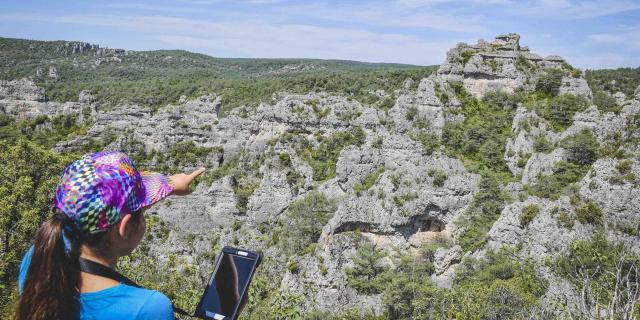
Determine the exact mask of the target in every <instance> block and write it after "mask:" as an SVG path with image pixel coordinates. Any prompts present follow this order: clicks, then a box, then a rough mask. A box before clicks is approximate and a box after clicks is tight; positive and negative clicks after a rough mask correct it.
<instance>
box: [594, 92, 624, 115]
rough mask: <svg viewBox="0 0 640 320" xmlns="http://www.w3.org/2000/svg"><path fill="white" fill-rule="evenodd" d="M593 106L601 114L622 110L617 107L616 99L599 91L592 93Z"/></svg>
mask: <svg viewBox="0 0 640 320" xmlns="http://www.w3.org/2000/svg"><path fill="white" fill-rule="evenodd" d="M593 104H595V105H596V106H598V109H600V111H602V112H620V110H622V108H621V107H620V106H618V102H617V101H616V98H614V97H612V96H610V95H608V94H607V93H606V92H604V91H601V90H596V91H594V92H593Z"/></svg>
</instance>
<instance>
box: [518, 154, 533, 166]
mask: <svg viewBox="0 0 640 320" xmlns="http://www.w3.org/2000/svg"><path fill="white" fill-rule="evenodd" d="M529 158H531V154H526V155H524V156H523V157H522V158H518V161H517V162H516V166H518V168H524V167H525V166H526V165H527V161H529Z"/></svg>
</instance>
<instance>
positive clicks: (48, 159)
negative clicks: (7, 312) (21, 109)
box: [0, 140, 69, 309]
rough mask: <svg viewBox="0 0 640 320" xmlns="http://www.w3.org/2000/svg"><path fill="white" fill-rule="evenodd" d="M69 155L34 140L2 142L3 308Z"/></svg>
mask: <svg viewBox="0 0 640 320" xmlns="http://www.w3.org/2000/svg"><path fill="white" fill-rule="evenodd" d="M68 160H69V159H68V158H65V157H62V156H60V155H58V154H56V153H54V152H52V151H49V150H47V149H44V148H42V147H40V146H38V145H37V144H35V143H33V142H29V141H26V140H19V141H18V142H17V143H16V144H15V145H9V144H8V143H6V142H1V141H0V240H1V241H2V242H1V245H0V270H3V272H2V273H1V274H0V277H1V278H2V286H0V308H2V309H5V308H6V307H7V303H8V302H9V301H8V300H9V298H8V295H9V293H10V292H11V290H13V286H12V285H10V286H6V284H13V283H16V279H17V271H18V266H19V264H20V261H21V259H22V255H23V254H24V253H25V251H26V250H27V248H28V247H29V246H30V245H31V239H32V238H33V236H34V234H35V232H36V230H37V229H38V227H39V226H40V223H41V222H42V221H43V220H44V219H46V218H47V216H48V214H49V212H50V208H51V204H52V199H53V195H54V191H55V187H56V185H57V182H58V178H59V175H60V174H61V173H62V170H63V169H64V164H65V163H67V162H68Z"/></svg>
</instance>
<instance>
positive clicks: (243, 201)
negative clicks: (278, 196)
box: [231, 177, 258, 213]
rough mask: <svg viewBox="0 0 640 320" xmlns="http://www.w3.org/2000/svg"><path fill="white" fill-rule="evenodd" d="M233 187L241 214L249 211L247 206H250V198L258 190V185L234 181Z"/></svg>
mask: <svg viewBox="0 0 640 320" xmlns="http://www.w3.org/2000/svg"><path fill="white" fill-rule="evenodd" d="M231 185H232V187H233V194H234V195H235V197H236V208H237V209H238V210H239V211H240V212H241V213H245V212H246V211H247V205H248V204H249V198H251V196H252V195H253V193H254V192H255V191H256V189H257V188H258V186H257V185H255V184H251V183H241V182H239V181H238V180H237V179H235V177H234V179H232V183H231Z"/></svg>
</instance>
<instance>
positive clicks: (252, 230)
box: [0, 34, 640, 314]
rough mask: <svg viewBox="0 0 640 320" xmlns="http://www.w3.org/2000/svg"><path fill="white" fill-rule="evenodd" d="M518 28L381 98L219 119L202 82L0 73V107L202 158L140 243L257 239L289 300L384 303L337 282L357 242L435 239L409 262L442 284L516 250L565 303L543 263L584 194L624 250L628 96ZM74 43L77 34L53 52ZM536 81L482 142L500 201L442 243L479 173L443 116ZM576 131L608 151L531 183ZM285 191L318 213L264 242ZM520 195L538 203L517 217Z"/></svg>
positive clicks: (628, 238) (571, 301) (252, 242)
mask: <svg viewBox="0 0 640 320" xmlns="http://www.w3.org/2000/svg"><path fill="white" fill-rule="evenodd" d="M519 40H520V37H519V36H518V35H516V34H507V35H501V36H498V37H496V39H495V40H494V41H491V42H487V41H482V40H481V41H479V42H478V43H477V44H473V45H469V44H464V43H461V44H458V45H457V46H456V47H455V48H453V49H451V50H450V51H449V52H448V53H447V58H446V61H444V63H443V64H442V65H441V66H440V68H439V69H438V71H437V73H436V74H433V75H431V76H429V77H427V78H424V79H422V80H421V81H420V83H419V85H418V87H417V89H412V86H411V83H407V85H406V86H405V87H404V88H400V89H398V90H396V91H395V92H379V93H378V94H380V95H382V96H384V97H386V98H388V101H390V103H388V105H387V106H382V105H379V104H376V105H368V104H363V103H361V102H359V101H356V100H354V99H352V98H350V97H344V96H335V95H330V94H327V93H308V94H291V93H287V92H281V93H278V94H276V95H274V97H273V98H274V99H273V101H275V102H274V103H269V104H266V103H263V104H261V105H259V106H258V107H257V108H255V109H254V108H242V107H241V108H237V109H234V110H233V111H231V112H230V114H229V115H228V116H225V117H223V118H221V117H219V115H218V113H219V110H220V106H221V103H222V97H220V96H218V95H215V94H212V95H207V96H202V97H199V98H197V99H191V100H188V99H183V100H181V101H180V102H179V103H178V104H175V105H167V106H165V107H162V108H160V109H159V110H157V111H154V112H152V111H150V110H149V109H147V108H145V107H142V106H137V105H130V104H121V105H116V106H107V105H102V104H101V103H99V102H97V101H96V100H95V99H94V98H93V96H92V95H91V92H83V93H82V94H81V97H80V98H79V99H78V102H68V103H54V102H47V101H45V99H44V93H43V89H41V88H38V87H37V86H35V85H34V84H33V83H31V82H29V81H28V80H15V81H3V82H2V83H0V112H3V113H5V114H10V115H13V116H15V117H20V118H29V117H34V116H37V115H39V114H47V115H55V114H64V113H77V114H79V115H82V116H83V117H82V118H81V119H80V121H87V123H88V124H90V127H89V129H88V130H87V132H86V135H83V136H78V137H75V138H73V139H71V140H70V141H67V142H64V143H60V144H58V146H56V150H57V151H59V152H67V151H71V150H76V149H79V148H82V147H83V146H88V145H92V144H96V143H97V142H100V143H106V144H108V146H107V148H114V149H120V150H124V151H126V152H129V153H130V154H135V155H137V157H138V159H140V161H141V162H143V163H141V165H147V166H155V167H156V168H162V166H163V165H166V166H171V167H176V168H180V169H185V170H188V169H192V168H194V167H196V166H200V165H204V166H206V167H207V168H208V173H207V175H206V176H205V178H204V179H203V180H202V181H201V183H200V184H199V185H198V186H197V188H196V190H195V192H193V193H192V194H191V195H189V196H186V197H180V198H177V197H176V198H172V199H170V200H169V201H165V202H164V203H162V204H160V205H159V206H157V207H156V208H154V209H153V210H152V214H154V215H157V217H159V218H160V219H161V220H162V221H164V222H165V223H166V225H167V228H168V231H167V232H168V236H167V237H166V238H165V239H166V241H164V242H155V243H154V242H151V243H150V244H149V245H150V247H151V250H152V252H154V253H155V254H156V256H158V257H160V258H159V259H158V260H159V261H166V259H168V257H169V256H170V255H171V254H178V255H179V256H181V257H183V258H185V259H186V261H187V263H189V264H193V265H196V266H198V267H200V268H201V270H205V269H206V268H207V267H208V266H210V265H208V264H209V262H210V261H206V260H204V261H203V260H200V259H196V258H195V257H197V256H199V255H202V254H205V253H207V252H208V251H209V250H211V247H212V243H214V244H218V245H236V246H241V247H245V248H250V249H254V250H260V251H262V252H263V253H264V254H265V256H266V258H267V259H266V261H268V263H266V264H265V265H264V267H263V268H264V270H263V271H262V272H264V273H265V274H269V275H272V276H273V279H277V283H276V284H275V285H274V287H275V288H277V289H278V290H280V291H283V292H287V293H289V294H292V295H297V296H300V297H302V298H301V300H300V301H299V304H300V306H301V310H302V311H303V312H308V311H312V310H328V311H332V312H342V311H348V310H352V309H357V310H360V311H362V312H371V313H374V314H382V313H383V312H384V303H383V301H382V295H380V294H363V293H362V292H359V291H358V290H356V289H355V288H353V287H352V286H350V285H349V281H348V277H349V276H348V272H347V270H349V269H350V268H352V267H354V262H353V258H354V256H355V255H356V254H357V248H358V247H359V246H360V245H361V243H362V241H365V242H368V243H372V244H374V245H375V247H376V248H378V249H380V250H382V251H384V252H386V254H387V257H386V258H385V259H382V260H381V261H380V262H379V263H381V264H384V265H385V266H387V267H389V268H394V266H395V265H396V263H397V261H395V260H394V256H397V255H398V254H399V252H400V253H402V254H405V253H409V254H416V255H417V254H419V252H420V248H422V247H424V246H425V245H429V244H443V243H445V244H446V245H441V246H440V248H438V249H437V250H436V251H435V255H434V258H433V263H434V267H435V269H434V270H435V271H434V272H433V273H432V274H425V275H424V276H425V277H431V279H432V280H433V282H434V283H435V284H437V285H438V286H441V287H450V286H451V285H452V283H453V281H454V278H455V275H456V268H458V266H459V265H460V263H461V262H462V261H463V259H464V258H465V257H482V256H483V255H484V254H485V253H486V252H487V250H496V249H500V248H502V247H511V248H516V254H517V256H518V257H521V258H523V259H524V258H531V259H533V260H534V261H535V262H536V263H538V265H539V268H537V272H539V274H540V275H541V276H542V277H544V278H545V279H547V280H549V283H550V285H549V287H548V288H547V289H546V292H545V293H544V298H543V299H544V301H545V302H547V303H549V305H551V304H552V303H555V302H557V301H563V302H565V303H566V306H568V308H574V307H575V306H576V305H578V304H579V297H577V294H576V288H575V287H573V286H572V285H571V284H570V283H569V282H568V281H567V280H564V279H561V278H560V277H559V276H557V275H555V274H554V273H553V272H551V271H550V270H549V268H548V267H545V266H544V262H545V261H546V260H548V259H550V258H553V257H555V256H557V255H559V254H561V253H563V252H566V250H567V248H568V246H570V245H571V243H573V242H574V241H575V240H579V239H588V238H590V237H591V235H592V234H593V233H594V232H595V230H596V228H597V226H596V224H595V223H592V222H589V220H588V219H582V218H580V217H581V216H580V215H581V212H582V211H580V210H582V208H583V207H584V206H587V205H590V204H592V203H593V204H595V205H597V206H598V207H599V210H601V217H602V220H601V221H599V224H600V225H601V226H603V227H604V230H605V234H606V237H607V238H609V239H610V240H611V241H620V242H623V243H625V245H626V246H627V247H628V248H629V249H630V250H632V251H633V252H635V254H637V255H640V239H639V238H638V232H637V228H638V219H639V218H640V186H639V182H640V181H639V180H638V178H637V177H638V176H640V163H639V162H638V159H639V156H640V149H639V146H638V143H637V141H638V139H639V138H640V130H638V126H639V125H640V95H639V94H638V92H639V91H640V88H639V89H638V90H636V95H635V97H633V98H632V99H630V100H626V101H619V106H620V112H617V113H613V112H603V111H601V110H599V109H598V108H597V107H596V106H593V105H592V100H591V99H592V93H591V90H590V88H589V86H588V85H587V82H586V81H585V79H584V78H583V75H582V73H581V72H580V71H579V70H577V69H574V68H573V67H571V66H570V65H569V64H568V63H567V62H566V61H565V60H564V59H562V58H561V57H558V56H549V57H546V58H543V57H541V56H539V55H537V54H535V53H532V52H530V51H529V49H528V48H527V47H524V46H521V45H520V42H519ZM85 49H87V50H88V49H93V47H87V46H78V47H77V48H76V47H75V46H74V47H73V48H71V49H70V50H72V51H73V52H76V51H82V50H85ZM552 76H554V77H555V78H556V80H557V85H556V86H555V88H551V89H552V91H553V90H555V92H553V94H552V96H555V97H559V98H553V99H551V98H549V99H547V100H541V101H543V102H540V101H534V102H532V101H531V99H529V100H526V99H525V100H520V101H518V102H517V104H515V105H514V107H513V110H511V111H510V112H511V113H510V114H512V115H513V116H512V117H510V118H508V120H509V122H508V123H507V124H506V125H505V128H506V131H507V132H505V133H504V136H505V137H506V140H505V141H504V145H502V148H503V149H499V148H498V149H497V151H498V152H502V153H499V154H498V158H499V160H500V161H503V163H504V166H505V169H504V173H506V175H508V176H509V178H507V181H506V182H505V183H504V185H502V186H501V189H502V190H503V191H504V192H505V193H507V194H508V195H509V197H508V198H509V199H510V200H507V201H506V202H505V203H504V205H503V207H501V209H500V211H499V216H498V217H497V218H496V219H495V220H494V221H491V224H490V226H489V227H490V229H489V231H488V232H487V233H486V235H484V236H483V237H484V238H483V239H484V240H483V242H482V244H481V245H480V246H479V247H475V248H473V249H469V247H466V246H464V245H462V246H461V245H459V239H460V237H463V236H464V233H465V230H466V229H468V228H469V226H466V225H464V224H462V223H460V221H461V220H464V219H465V217H466V216H467V215H469V214H470V212H471V211H472V210H471V208H470V207H471V206H473V202H474V199H475V198H477V195H478V193H479V190H481V186H480V183H481V180H482V175H483V171H482V170H478V169H474V168H473V166H470V163H471V159H472V157H470V156H469V157H465V156H460V153H456V152H453V151H451V147H450V146H449V144H448V139H450V138H451V136H450V133H449V132H451V131H450V128H451V127H452V126H454V125H456V124H463V123H465V119H467V117H468V114H469V113H468V108H469V103H470V101H479V100H481V99H483V98H485V97H487V96H488V95H489V96H491V95H494V94H495V93H496V92H500V93H502V94H506V95H511V96H515V95H518V94H521V95H522V94H533V93H535V92H545V90H546V89H545V88H546V87H545V84H546V82H545V81H551V82H553V81H552V80H553V79H551V80H549V78H550V77H552ZM552 87H553V85H552ZM554 99H556V100H554ZM559 99H569V100H570V99H580V100H579V102H575V101H574V100H571V101H572V102H571V103H574V102H575V103H578V104H579V103H583V104H584V105H585V106H586V107H584V108H578V109H575V110H572V109H570V108H568V109H567V110H568V111H566V112H565V111H563V113H562V114H561V116H562V119H557V118H554V117H557V115H556V113H554V111H557V110H558V109H559V108H563V106H564V105H565V104H567V105H568V104H569V102H566V103H565V104H558V105H556V104H554V103H556V102H558V101H560V100H559ZM576 101H578V100H576ZM545 103H546V104H545ZM558 103H560V102H558ZM543 104H544V105H543ZM481 116H486V117H489V116H491V115H489V114H486V115H481ZM467 120H468V119H467ZM585 130H586V131H585ZM584 132H589V134H590V135H591V136H593V137H594V138H595V140H596V141H597V143H598V144H599V145H601V146H608V147H609V148H610V149H611V148H613V149H614V150H612V151H611V152H610V153H608V154H604V155H603V153H599V156H597V157H596V158H594V159H593V161H590V162H589V163H588V165H586V164H585V166H584V170H585V171H584V174H583V175H582V176H579V177H578V179H577V180H576V181H575V182H574V183H572V184H571V185H570V186H568V189H567V188H564V189H562V190H565V191H563V192H560V193H558V194H554V195H544V194H543V193H542V192H538V191H536V190H538V189H540V188H542V189H544V187H545V186H544V185H545V184H549V183H551V182H550V181H551V180H550V179H551V178H553V177H555V176H557V175H560V174H561V173H560V171H559V169H558V166H559V164H564V163H574V162H572V161H573V160H574V159H573V158H572V157H573V156H574V155H575V154H576V152H578V153H579V151H580V150H582V149H580V147H577V148H578V149H579V150H577V151H576V150H574V149H575V148H576V147H575V146H571V145H569V142H567V141H571V139H574V137H576V136H579V135H580V134H582V133H584ZM480 140H482V138H481V139H480ZM180 148H183V149H184V148H187V149H188V152H189V154H190V155H193V158H192V161H189V162H185V161H181V160H180V159H179V157H177V155H178V154H179V153H177V152H179V151H178V150H183V149H180ZM193 150H196V151H193ZM581 168H583V167H581ZM576 170H577V169H576ZM540 184H542V186H540ZM536 188H538V189H536ZM549 188H550V187H549ZM532 190H533V191H532ZM566 190H569V191H570V192H569V191H566ZM318 193H320V194H322V195H323V197H324V198H326V199H328V200H327V201H329V202H331V203H332V204H333V206H330V207H331V210H328V211H330V214H328V215H324V214H323V213H322V212H324V211H322V210H320V211H317V212H316V211H314V209H313V208H314V205H315V204H310V203H309V202H308V201H309V200H308V199H310V198H313V196H314V195H317V194H318ZM305 201H306V202H305ZM299 203H303V204H304V205H305V206H308V207H309V209H308V211H309V212H312V213H313V214H317V215H318V216H317V217H314V216H312V217H310V220H309V221H305V223H310V222H311V221H315V222H316V223H317V222H318V221H320V226H319V227H318V230H317V234H314V236H313V239H312V241H310V242H309V243H305V242H304V241H302V240H299V241H300V243H304V244H305V246H304V248H299V249H300V250H293V251H291V250H290V248H289V247H287V246H283V245H281V242H282V241H284V240H282V239H287V237H290V236H288V235H287V234H288V233H293V231H292V230H293V229H292V228H293V227H292V223H294V222H295V221H297V220H295V219H296V218H295V217H294V216H292V215H293V213H292V210H293V209H292V206H297V204H299ZM528 207H531V208H533V207H535V208H538V209H537V210H538V211H536V212H535V214H534V215H533V217H531V218H530V219H528V220H526V222H523V221H524V220H523V218H522V215H523V212H524V211H525V208H528ZM292 221H293V222H292ZM621 226H624V227H621ZM625 228H626V229H625ZM187 239H188V240H189V241H187ZM278 239H280V240H278ZM295 241H297V240H295V239H294V242H295ZM294 247H295V246H294ZM203 272H204V271H203Z"/></svg>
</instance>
